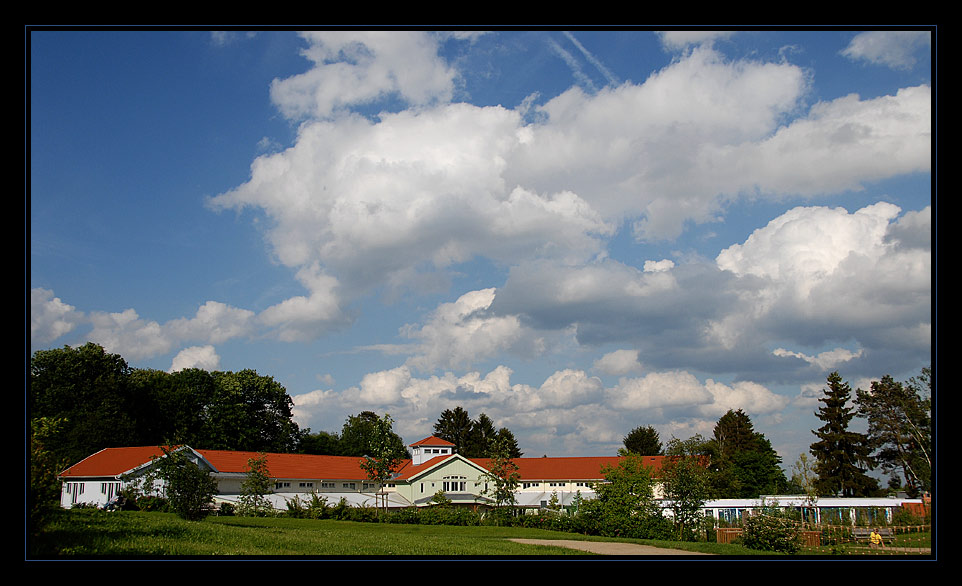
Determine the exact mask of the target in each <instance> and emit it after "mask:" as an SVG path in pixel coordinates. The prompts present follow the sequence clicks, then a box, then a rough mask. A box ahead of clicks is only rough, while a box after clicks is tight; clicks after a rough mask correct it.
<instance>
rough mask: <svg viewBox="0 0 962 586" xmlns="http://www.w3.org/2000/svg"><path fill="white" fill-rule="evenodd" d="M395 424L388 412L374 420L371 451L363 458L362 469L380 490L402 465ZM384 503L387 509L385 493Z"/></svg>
mask: <svg viewBox="0 0 962 586" xmlns="http://www.w3.org/2000/svg"><path fill="white" fill-rule="evenodd" d="M393 424H394V420H393V419H391V416H390V415H389V414H387V413H385V414H384V417H378V418H377V420H376V421H374V426H373V429H372V437H371V441H370V447H371V452H370V453H369V454H366V455H365V456H364V457H363V458H362V459H361V464H360V465H361V469H362V470H364V472H365V473H366V474H367V478H368V480H371V481H372V482H376V483H377V484H378V490H380V489H381V487H383V486H384V484H385V483H386V482H387V481H388V480H390V479H391V477H392V476H393V475H394V473H395V472H396V471H397V469H398V467H399V466H400V465H401V455H400V454H399V453H398V451H397V446H396V445H395V442H394V438H395V437H396V434H395V433H394V431H393V430H392V429H391V428H392V426H393ZM383 504H384V508H385V509H387V496H386V495H384V503H383Z"/></svg>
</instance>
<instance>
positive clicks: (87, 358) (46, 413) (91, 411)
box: [27, 343, 148, 463]
mask: <svg viewBox="0 0 962 586" xmlns="http://www.w3.org/2000/svg"><path fill="white" fill-rule="evenodd" d="M129 374H130V368H129V367H128V366H127V363H126V362H125V361H124V359H123V358H122V357H121V356H120V355H118V354H108V353H106V352H104V349H103V348H101V347H100V346H98V345H96V344H90V343H88V344H85V345H84V346H81V347H78V348H71V347H69V346H64V347H63V348H60V349H54V350H39V351H37V352H35V353H34V354H33V356H31V358H30V392H29V394H28V405H27V406H28V412H29V413H30V415H31V417H33V418H49V419H59V420H62V421H61V423H60V424H59V425H60V428H61V430H60V431H61V433H60V434H58V436H59V437H60V438H62V441H54V438H49V439H50V441H48V442H47V443H46V444H45V448H46V450H47V451H48V452H49V453H50V455H51V457H52V458H53V459H54V460H55V461H57V462H60V461H67V462H71V463H73V462H78V461H80V460H82V459H83V458H86V457H87V456H89V455H90V454H92V453H94V452H97V451H99V450H102V449H103V448H108V447H112V446H123V445H126V446H135V445H143V443H142V442H141V441H140V440H141V439H142V436H141V435H140V434H139V433H138V430H139V429H140V426H141V424H142V425H143V426H145V427H146V426H147V425H148V422H147V421H146V420H145V419H144V418H142V417H141V418H140V420H138V414H143V413H144V411H145V410H144V409H139V408H137V406H136V404H135V403H136V400H137V399H138V397H137V396H135V395H133V394H132V393H131V388H130V385H129V381H128V376H129Z"/></svg>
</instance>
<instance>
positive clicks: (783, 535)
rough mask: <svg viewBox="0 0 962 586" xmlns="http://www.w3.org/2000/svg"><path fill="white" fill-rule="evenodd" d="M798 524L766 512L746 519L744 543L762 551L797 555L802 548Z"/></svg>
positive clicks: (782, 516) (776, 514)
mask: <svg viewBox="0 0 962 586" xmlns="http://www.w3.org/2000/svg"><path fill="white" fill-rule="evenodd" d="M799 535H800V534H799V529H798V524H797V523H795V522H794V521H792V520H791V519H790V518H787V517H785V516H784V515H781V514H779V513H777V512H774V511H764V512H762V513H759V514H755V515H750V516H748V517H746V519H745V532H744V533H743V534H742V543H743V544H744V545H745V547H748V548H751V549H757V550H761V551H777V552H782V553H797V552H798V550H799V549H800V548H801V544H800V542H799Z"/></svg>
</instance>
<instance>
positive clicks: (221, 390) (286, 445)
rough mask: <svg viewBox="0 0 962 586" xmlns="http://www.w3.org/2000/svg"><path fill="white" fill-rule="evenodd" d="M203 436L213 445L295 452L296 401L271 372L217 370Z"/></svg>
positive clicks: (225, 448)
mask: <svg viewBox="0 0 962 586" xmlns="http://www.w3.org/2000/svg"><path fill="white" fill-rule="evenodd" d="M213 378H214V388H213V390H214V396H213V397H212V398H211V400H210V401H209V402H208V403H207V409H206V413H207V417H206V420H205V431H204V436H205V439H206V442H207V445H208V447H209V448H211V449H220V450H238V451H250V452H280V453H288V452H293V451H294V449H295V448H296V447H297V440H298V438H299V436H300V433H299V430H298V427H297V424H296V423H294V421H293V411H292V410H293V407H294V402H293V401H292V400H291V397H290V395H288V394H287V391H286V390H285V389H284V387H283V386H281V384H280V383H278V382H277V381H275V380H274V379H273V378H271V377H269V376H262V375H259V374H257V372H255V371H253V370H249V369H248V370H242V371H240V372H236V373H235V372H216V373H213Z"/></svg>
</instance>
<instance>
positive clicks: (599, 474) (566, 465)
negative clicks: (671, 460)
mask: <svg viewBox="0 0 962 586" xmlns="http://www.w3.org/2000/svg"><path fill="white" fill-rule="evenodd" d="M622 459H623V458H621V457H620V456H583V457H579V456H574V457H556V458H513V459H512V460H511V461H512V462H514V463H515V464H517V465H518V473H519V474H520V475H521V480H597V479H600V478H604V472H603V470H604V468H605V466H610V467H615V466H617V465H618V463H619V462H621V460H622ZM663 460H664V457H662V456H644V463H645V465H647V466H649V467H651V468H653V469H654V471H655V472H656V473H657V472H658V471H659V470H661V465H662V462H663ZM471 461H472V462H474V463H475V464H478V465H479V466H481V467H483V468H485V469H486V470H490V469H491V468H490V467H491V459H490V458H471Z"/></svg>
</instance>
